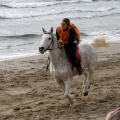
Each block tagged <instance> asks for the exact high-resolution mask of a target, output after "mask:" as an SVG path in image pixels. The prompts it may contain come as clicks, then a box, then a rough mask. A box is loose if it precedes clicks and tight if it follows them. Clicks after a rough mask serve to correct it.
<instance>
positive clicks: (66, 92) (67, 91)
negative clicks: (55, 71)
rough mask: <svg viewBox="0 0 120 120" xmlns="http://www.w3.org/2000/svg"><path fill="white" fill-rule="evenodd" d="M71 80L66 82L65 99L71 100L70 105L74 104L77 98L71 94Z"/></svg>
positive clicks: (68, 79)
mask: <svg viewBox="0 0 120 120" xmlns="http://www.w3.org/2000/svg"><path fill="white" fill-rule="evenodd" d="M71 82H72V79H71V78H67V79H66V81H65V94H64V95H65V97H66V98H68V99H69V101H70V104H71V105H72V104H73V100H74V99H75V98H76V97H77V95H76V94H70V87H71Z"/></svg>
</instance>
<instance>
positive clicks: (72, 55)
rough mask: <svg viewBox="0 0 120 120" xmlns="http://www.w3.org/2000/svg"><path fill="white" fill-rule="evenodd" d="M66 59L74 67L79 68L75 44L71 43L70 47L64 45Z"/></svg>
mask: <svg viewBox="0 0 120 120" xmlns="http://www.w3.org/2000/svg"><path fill="white" fill-rule="evenodd" d="M64 48H65V51H66V54H67V57H68V58H69V60H70V62H71V63H72V64H73V65H74V66H75V67H76V68H81V65H80V60H79V59H77V57H76V48H77V45H76V43H73V44H72V45H64Z"/></svg>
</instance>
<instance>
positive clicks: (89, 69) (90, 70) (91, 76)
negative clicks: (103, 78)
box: [88, 65, 94, 88]
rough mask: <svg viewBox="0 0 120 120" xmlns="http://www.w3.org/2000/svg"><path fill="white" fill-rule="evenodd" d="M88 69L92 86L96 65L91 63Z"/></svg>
mask: <svg viewBox="0 0 120 120" xmlns="http://www.w3.org/2000/svg"><path fill="white" fill-rule="evenodd" d="M88 71H89V81H88V87H89V88H90V83H91V81H92V80H93V71H94V66H93V65H89V66H88Z"/></svg>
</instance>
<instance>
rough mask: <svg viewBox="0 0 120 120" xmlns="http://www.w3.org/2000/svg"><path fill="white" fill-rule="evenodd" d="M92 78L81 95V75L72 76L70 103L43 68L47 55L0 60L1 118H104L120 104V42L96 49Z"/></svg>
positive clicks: (45, 119) (34, 119) (20, 119)
mask: <svg viewBox="0 0 120 120" xmlns="http://www.w3.org/2000/svg"><path fill="white" fill-rule="evenodd" d="M98 55H99V60H98V62H97V63H96V65H95V71H94V80H93V81H92V84H91V88H90V91H89V95H88V96H87V97H85V96H83V93H82V82H83V75H82V76H79V75H78V76H75V77H74V81H73V83H72V86H71V92H76V93H77V94H78V95H79V96H78V98H77V99H76V101H75V103H74V105H73V106H71V107H70V106H69V102H68V101H67V100H66V98H65V97H64V95H63V92H62V90H61V89H60V87H59V86H58V84H57V83H56V81H55V80H54V79H53V77H52V76H51V75H50V72H49V70H48V71H46V63H47V55H41V54H39V55H36V56H31V57H25V58H20V59H14V60H6V61H1V62H0V120H104V118H105V116H106V114H107V113H108V112H109V111H111V110H113V109H115V108H117V107H120V43H114V44H110V45H109V46H108V47H107V48H99V49H98Z"/></svg>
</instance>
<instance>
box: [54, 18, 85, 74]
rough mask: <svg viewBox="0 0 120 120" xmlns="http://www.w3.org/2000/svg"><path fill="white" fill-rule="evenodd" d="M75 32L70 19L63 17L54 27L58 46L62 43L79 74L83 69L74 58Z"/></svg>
mask: <svg viewBox="0 0 120 120" xmlns="http://www.w3.org/2000/svg"><path fill="white" fill-rule="evenodd" d="M75 36H76V32H75V30H74V29H73V28H72V27H71V26H70V20H69V19H68V18H64V19H63V20H62V23H61V25H60V26H58V27H57V29H56V37H57V40H58V47H59V48H61V47H62V45H64V48H65V51H66V54H67V56H68V58H69V59H70V61H71V62H72V64H73V65H74V66H75V67H76V68H77V70H78V72H79V75H81V74H82V73H83V69H82V67H81V64H80V60H79V59H77V58H76V47H77V44H76V40H75Z"/></svg>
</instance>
